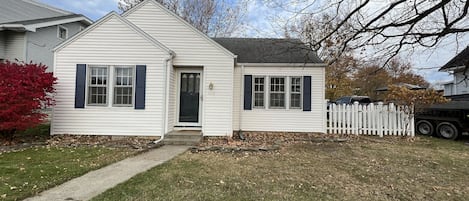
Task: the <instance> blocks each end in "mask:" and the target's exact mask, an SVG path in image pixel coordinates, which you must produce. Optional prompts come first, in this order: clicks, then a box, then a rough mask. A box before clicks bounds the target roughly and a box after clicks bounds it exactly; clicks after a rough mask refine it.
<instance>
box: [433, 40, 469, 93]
mask: <svg viewBox="0 0 469 201" xmlns="http://www.w3.org/2000/svg"><path fill="white" fill-rule="evenodd" d="M468 64H469V47H466V49H464V50H463V51H462V52H460V53H459V54H458V55H456V56H455V57H454V58H453V59H451V60H450V61H449V62H448V63H446V64H445V65H444V66H443V67H441V68H440V70H439V71H442V72H448V73H450V74H452V75H453V81H451V82H447V83H445V84H444V96H445V97H447V98H450V99H451V100H469V69H468V68H467V67H468Z"/></svg>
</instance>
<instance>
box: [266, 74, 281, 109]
mask: <svg viewBox="0 0 469 201" xmlns="http://www.w3.org/2000/svg"><path fill="white" fill-rule="evenodd" d="M269 96H270V97H269V99H270V104H269V106H270V108H285V78H284V77H271V78H270V95H269Z"/></svg>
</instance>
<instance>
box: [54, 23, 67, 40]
mask: <svg viewBox="0 0 469 201" xmlns="http://www.w3.org/2000/svg"><path fill="white" fill-rule="evenodd" d="M57 37H58V38H60V39H64V40H65V39H67V38H68V29H67V28H65V27H63V26H58V28H57Z"/></svg>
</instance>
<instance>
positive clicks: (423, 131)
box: [415, 120, 434, 136]
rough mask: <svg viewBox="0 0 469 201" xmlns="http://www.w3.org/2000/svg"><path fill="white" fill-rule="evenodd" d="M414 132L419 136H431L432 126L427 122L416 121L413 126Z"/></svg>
mask: <svg viewBox="0 0 469 201" xmlns="http://www.w3.org/2000/svg"><path fill="white" fill-rule="evenodd" d="M415 131H416V132H417V134H420V135H428V136H430V135H433V131H434V128H433V124H432V123H431V122H429V121H427V120H418V121H417V124H416V126H415Z"/></svg>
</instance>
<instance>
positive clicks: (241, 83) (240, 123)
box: [238, 65, 246, 140]
mask: <svg viewBox="0 0 469 201" xmlns="http://www.w3.org/2000/svg"><path fill="white" fill-rule="evenodd" d="M243 77H244V65H241V76H240V79H241V80H240V87H239V94H240V96H239V99H240V101H239V114H238V115H239V121H238V124H239V125H238V126H239V132H238V135H239V139H241V140H245V139H246V138H245V137H244V134H243V129H242V128H241V125H242V121H243V115H242V112H243V110H244V108H243V100H244V98H243V97H244V96H243V89H244V82H243Z"/></svg>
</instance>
